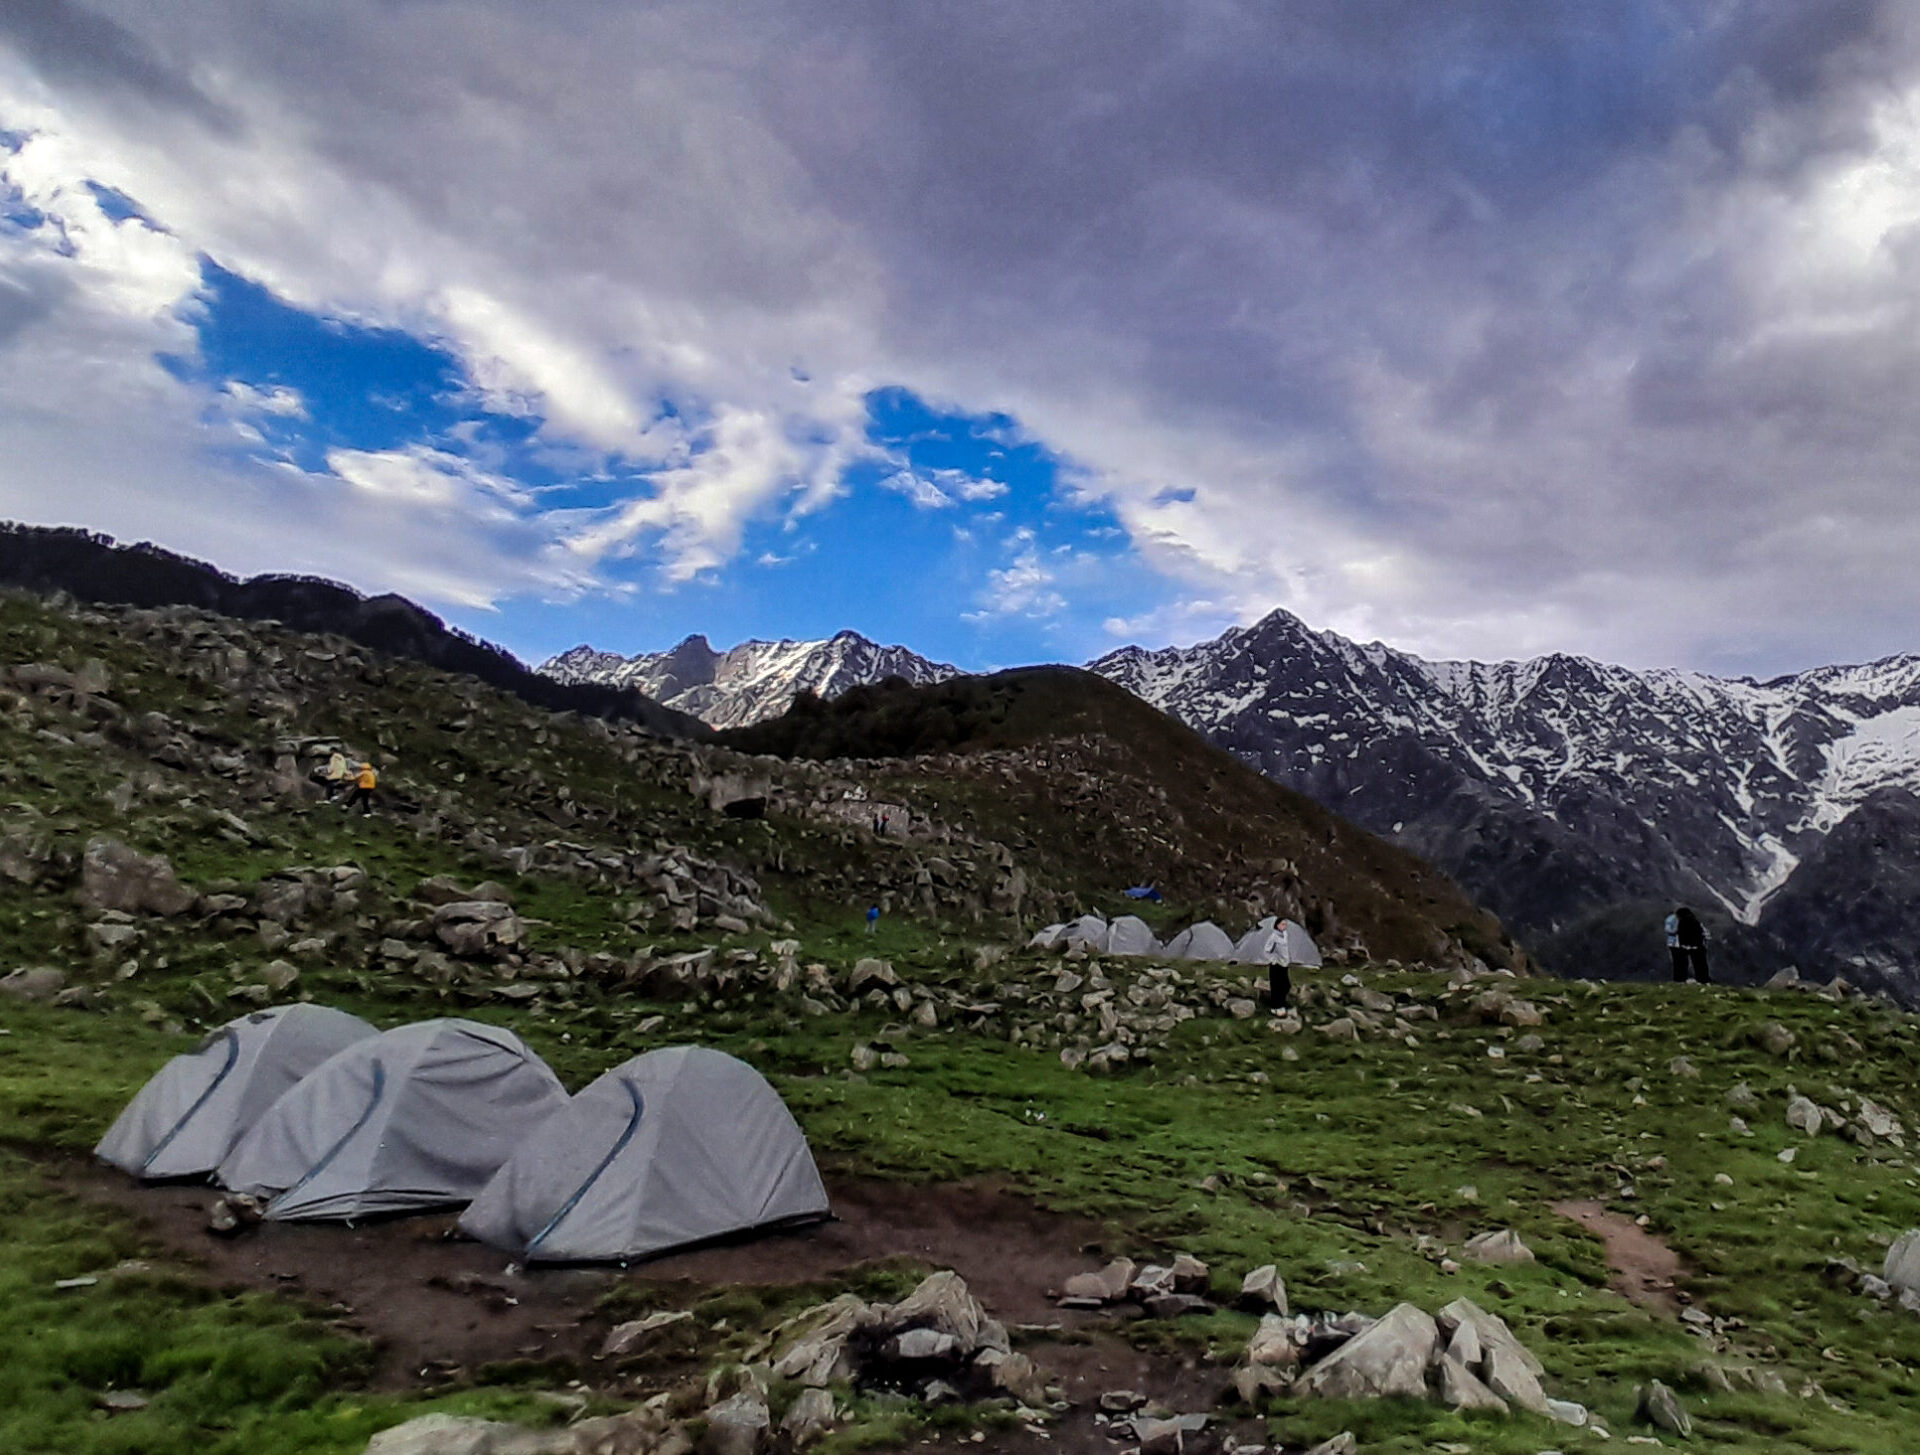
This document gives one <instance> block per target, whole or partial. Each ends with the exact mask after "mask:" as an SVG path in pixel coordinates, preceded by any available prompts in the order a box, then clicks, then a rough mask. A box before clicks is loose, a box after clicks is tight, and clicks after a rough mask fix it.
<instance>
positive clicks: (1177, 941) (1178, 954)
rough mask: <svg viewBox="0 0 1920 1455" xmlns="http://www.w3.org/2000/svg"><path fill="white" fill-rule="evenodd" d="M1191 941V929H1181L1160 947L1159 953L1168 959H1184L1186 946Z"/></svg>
mask: <svg viewBox="0 0 1920 1455" xmlns="http://www.w3.org/2000/svg"><path fill="white" fill-rule="evenodd" d="M1192 943H1193V931H1192V930H1190V929H1188V930H1182V931H1180V933H1179V934H1177V935H1175V936H1174V937H1173V938H1172V939H1170V940H1168V941H1167V942H1166V944H1164V945H1162V946H1161V947H1160V953H1161V954H1163V955H1165V956H1166V957H1167V958H1168V959H1169V960H1184V959H1186V958H1187V946H1188V945H1190V944H1192Z"/></svg>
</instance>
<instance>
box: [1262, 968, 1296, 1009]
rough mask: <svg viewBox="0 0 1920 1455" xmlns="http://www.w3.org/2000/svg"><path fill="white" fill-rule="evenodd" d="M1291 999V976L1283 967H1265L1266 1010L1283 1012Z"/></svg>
mask: <svg viewBox="0 0 1920 1455" xmlns="http://www.w3.org/2000/svg"><path fill="white" fill-rule="evenodd" d="M1292 999H1293V976H1292V975H1291V974H1289V973H1288V971H1287V967H1286V966H1285V965H1279V964H1274V965H1269V966H1267V1009H1268V1010H1285V1009H1286V1008H1287V1002H1288V1001H1290V1000H1292Z"/></svg>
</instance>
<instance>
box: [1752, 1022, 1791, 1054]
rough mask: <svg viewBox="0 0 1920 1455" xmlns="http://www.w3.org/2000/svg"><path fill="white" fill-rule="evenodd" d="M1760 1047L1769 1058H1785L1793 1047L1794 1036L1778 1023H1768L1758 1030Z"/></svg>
mask: <svg viewBox="0 0 1920 1455" xmlns="http://www.w3.org/2000/svg"><path fill="white" fill-rule="evenodd" d="M1759 1034H1760V1045H1761V1046H1762V1047H1763V1048H1764V1049H1765V1050H1766V1052H1767V1054H1768V1055H1770V1056H1785V1055H1787V1054H1788V1053H1789V1052H1790V1051H1792V1050H1793V1047H1794V1040H1795V1037H1794V1034H1793V1032H1792V1031H1790V1030H1788V1029H1787V1028H1786V1027H1785V1026H1783V1025H1781V1024H1780V1022H1779V1021H1768V1022H1767V1023H1766V1024H1765V1025H1764V1026H1762V1027H1761V1028H1760V1033H1759Z"/></svg>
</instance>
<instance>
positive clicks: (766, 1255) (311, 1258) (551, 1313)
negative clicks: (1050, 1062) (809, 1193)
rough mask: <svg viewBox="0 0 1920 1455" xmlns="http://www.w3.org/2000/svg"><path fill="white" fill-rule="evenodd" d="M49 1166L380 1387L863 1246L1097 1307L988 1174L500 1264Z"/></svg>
mask: <svg viewBox="0 0 1920 1455" xmlns="http://www.w3.org/2000/svg"><path fill="white" fill-rule="evenodd" d="M48 1179H49V1181H50V1182H51V1183H52V1184H53V1185H55V1186H56V1187H58V1188H59V1189H61V1190H62V1191H64V1192H67V1193H70V1194H73V1195H75V1196H78V1197H80V1198H82V1199H84V1200H86V1201H88V1202H92V1203H96V1204H106V1205H109V1206H111V1207H113V1208H115V1209H118V1210H119V1211H122V1212H124V1213H126V1214H128V1215H129V1216H130V1217H131V1218H132V1219H133V1221H134V1223H135V1225H136V1226H137V1227H138V1229H139V1230H140V1232H141V1233H142V1234H143V1235H144V1236H146V1237H148V1238H151V1239H152V1240H153V1241H154V1242H155V1243H157V1244H159V1245H160V1246H161V1247H162V1248H164V1249H165V1250H166V1251H167V1252H168V1253H170V1254H172V1255H173V1256H174V1257H176V1258H178V1259H180V1260H181V1261H182V1262H184V1263H186V1264H187V1265H189V1266H190V1267H194V1268H197V1269H199V1270H201V1271H202V1272H203V1273H204V1276H205V1277H206V1279H207V1281H208V1282H209V1283H211V1284H213V1285H215V1286H217V1287H221V1288H253V1289H267V1290H272V1291H274V1292H276V1293H280V1294H283V1295H288V1296H292V1297H297V1298H300V1299H302V1300H304V1301H305V1302H307V1303H308V1304H310V1305H312V1306H314V1307H315V1308H316V1309H318V1310H321V1311H323V1312H325V1313H327V1314H329V1315H330V1316H331V1317H332V1318H333V1319H335V1320H336V1322H337V1323H338V1325H339V1327H341V1328H342V1329H343V1330H346V1331H349V1332H353V1333H357V1334H360V1335H362V1336H364V1337H367V1338H369V1339H370V1340H372V1341H373V1343H374V1345H375V1347H376V1349H377V1351H378V1353H377V1360H376V1365H375V1370H374V1379H375V1381H376V1382H377V1383H378V1384H379V1385H381V1386H382V1387H386V1388H396V1387H404V1386H410V1385H414V1384H417V1383H419V1382H420V1381H422V1380H423V1379H428V1380H430V1379H432V1378H434V1377H435V1376H436V1375H437V1374H439V1373H441V1372H445V1371H449V1370H452V1369H454V1368H456V1367H457V1368H458V1369H461V1370H466V1371H472V1370H474V1369H477V1368H479V1367H480V1366H482V1365H486V1364H491V1363H498V1362H502V1361H508V1360H516V1359H528V1360H540V1361H558V1362H563V1363H567V1364H575V1365H578V1366H580V1367H581V1368H582V1370H583V1371H586V1370H587V1368H588V1366H590V1365H591V1362H592V1356H593V1354H594V1353H595V1352H596V1351H597V1350H598V1348H599V1346H600V1342H601V1340H602V1339H603V1338H604V1336H605V1333H606V1330H607V1327H608V1319H607V1318H606V1317H605V1316H604V1315H603V1314H601V1313H600V1312H599V1304H600V1301H601V1299H602V1298H603V1297H604V1296H605V1295H606V1294H607V1293H608V1292H609V1291H610V1290H611V1289H613V1288H614V1287H615V1286H616V1284H618V1283H620V1282H623V1281H624V1282H627V1283H639V1284H652V1285H659V1284H684V1285H688V1295H689V1298H691V1297H694V1296H698V1293H699V1292H700V1291H702V1290H705V1289H708V1288H723V1287H729V1286H769V1285H772V1286H791V1285H795V1284H804V1283H826V1282H832V1281H834V1280H836V1279H838V1278H840V1277H842V1276H844V1275H846V1274H848V1273H850V1272H851V1271H853V1270H854V1269H857V1268H858V1267H860V1266H861V1265H863V1264H871V1263H876V1262H880V1261H883V1260H887V1259H901V1258H905V1259H912V1260H915V1261H916V1262H920V1263H924V1264H926V1265H928V1266H930V1267H936V1268H952V1269H954V1270H955V1271H957V1272H958V1273H959V1274H960V1275H961V1276H962V1277H963V1278H965V1279H966V1280H967V1283H968V1285H969V1286H970V1287H971V1288H972V1289H973V1291H974V1294H975V1296H976V1297H978V1298H979V1299H980V1300H981V1302H982V1303H984V1304H985V1305H986V1306H987V1308H989V1309H990V1310H992V1311H993V1312H994V1313H995V1314H996V1315H997V1316H998V1317H1000V1318H1002V1319H1004V1320H1005V1321H1006V1322H1008V1323H1016V1324H1017V1323H1041V1324H1048V1323H1061V1324H1062V1326H1063V1329H1078V1328H1080V1327H1081V1326H1082V1325H1084V1324H1087V1323H1089V1322H1092V1323H1098V1322H1100V1320H1098V1319H1097V1318H1096V1319H1092V1320H1089V1319H1087V1318H1086V1317H1085V1316H1081V1315H1072V1314H1066V1315H1063V1314H1062V1313H1061V1311H1059V1310H1058V1309H1056V1308H1055V1307H1054V1306H1053V1303H1052V1301H1051V1300H1050V1299H1049V1298H1048V1296H1047V1295H1048V1293H1049V1292H1050V1291H1051V1290H1053V1289H1057V1288H1058V1287H1059V1286H1060V1285H1061V1284H1062V1283H1063V1282H1065V1280H1066V1279H1067V1278H1068V1277H1070V1276H1071V1275H1072V1274H1074V1273H1078V1272H1082V1271H1084V1270H1085V1269H1087V1268H1089V1267H1094V1266H1097V1265H1098V1263H1099V1262H1100V1261H1101V1260H1100V1258H1099V1257H1098V1256H1097V1255H1096V1254H1095V1253H1093V1252H1090V1251H1088V1250H1089V1249H1090V1248H1097V1247H1098V1246H1099V1244H1100V1242H1101V1240H1102V1237H1103V1230H1102V1229H1101V1227H1100V1226H1099V1225H1098V1224H1096V1223H1092V1222H1089V1221H1085V1220H1081V1219H1074V1218H1069V1217H1063V1216H1060V1215H1058V1214H1053V1213H1049V1212H1046V1211H1044V1210H1042V1209H1040V1208H1038V1207H1036V1206H1035V1205H1034V1204H1032V1203H1031V1202H1028V1201H1027V1200H1025V1199H1024V1198H1021V1197H1019V1196H1018V1195H1016V1194H1013V1193H1010V1192H1008V1191H1006V1190H1004V1189H1002V1188H999V1187H995V1186H992V1185H990V1184H981V1183H959V1184H953V1183H948V1184H930V1185H912V1184H905V1183H889V1182H876V1181H870V1180H856V1179H834V1180H830V1181H829V1184H828V1192H829V1195H830V1197H831V1199H832V1202H833V1207H834V1211H835V1214H836V1218H835V1220H834V1221H832V1222H828V1223H823V1224H820V1225H818V1226H815V1227H812V1228H803V1229H799V1230H795V1231H791V1232H786V1233H778V1234H773V1235H770V1236H766V1237H761V1238H756V1239H753V1240H750V1241H745V1242H740V1243H734V1244H727V1245H721V1246H716V1247H709V1248H702V1249H698V1250H695V1251H692V1252H689V1253H683V1254H678V1255H674V1256H671V1257H666V1258H659V1259H655V1260H653V1261H650V1262H647V1263H643V1264H639V1265H636V1266H634V1267H631V1268H626V1269H605V1268H556V1269H534V1270H532V1271H525V1272H523V1271H515V1272H512V1273H510V1272H509V1271H508V1263H509V1260H508V1258H507V1256H506V1255H505V1254H503V1253H500V1252H499V1251H497V1250H495V1249H493V1248H489V1247H486V1246H484V1245H483V1244H479V1243H474V1242H470V1241H467V1240H465V1239H462V1238H459V1237H457V1236H450V1234H451V1232H452V1227H453V1218H452V1217H451V1216H446V1215H435V1216H425V1217H413V1218H403V1219H398V1220H394V1221H388V1222H378V1223H369V1224H365V1225H361V1226H357V1227H347V1226H344V1225H341V1224H337V1223H265V1224H262V1225H261V1226H259V1227H257V1228H254V1229H252V1230H250V1231H249V1232H247V1233H245V1234H243V1235H241V1236H240V1237H237V1238H233V1239H222V1238H216V1237H213V1236H211V1235H209V1234H208V1233H207V1231H206V1216H207V1210H208V1208H209V1206H210V1205H211V1204H212V1202H213V1200H214V1198H215V1197H216V1196H217V1195H218V1194H217V1193H216V1192H215V1190H214V1189H213V1188H211V1187H205V1186H195V1185H178V1184H176V1185H163V1186H143V1185H141V1184H138V1183H135V1182H132V1181H130V1180H129V1179H128V1178H126V1177H124V1176H122V1175H121V1174H120V1173H118V1172H116V1171H114V1170H112V1169H110V1168H107V1167H103V1166H101V1165H99V1164H97V1163H94V1162H92V1161H89V1160H87V1159H84V1158H79V1157H63V1158H59V1159H58V1160H56V1161H54V1162H53V1163H52V1164H51V1165H50V1166H49V1168H48ZM1121 1347H1122V1348H1124V1346H1121ZM1036 1352H1040V1351H1038V1350H1036ZM1128 1352H1131V1351H1128ZM582 1377H587V1378H591V1374H590V1372H583V1375H582ZM1101 1377H1103V1378H1104V1377H1105V1376H1104V1375H1102V1376H1101ZM1116 1377H1117V1376H1116ZM1102 1387H1103V1388H1111V1387H1113V1386H1112V1385H1103V1386H1102ZM1098 1392H1099V1391H1098V1390H1095V1391H1094V1393H1096V1394H1097V1393H1098Z"/></svg>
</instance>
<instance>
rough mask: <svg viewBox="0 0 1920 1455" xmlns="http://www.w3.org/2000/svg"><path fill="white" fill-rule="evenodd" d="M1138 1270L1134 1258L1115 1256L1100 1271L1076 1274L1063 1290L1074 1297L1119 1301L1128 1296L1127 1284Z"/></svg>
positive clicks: (1068, 1295) (1108, 1301) (1102, 1301)
mask: <svg viewBox="0 0 1920 1455" xmlns="http://www.w3.org/2000/svg"><path fill="white" fill-rule="evenodd" d="M1137 1271H1138V1270H1137V1269H1136V1267H1135V1265H1134V1261H1133V1259H1131V1258H1115V1259H1114V1260H1113V1261H1112V1262H1111V1263H1109V1264H1107V1266H1106V1267H1105V1268H1102V1269H1101V1270H1100V1271H1099V1272H1098V1273H1076V1274H1074V1275H1073V1277H1071V1278H1069V1279H1068V1280H1067V1283H1066V1287H1065V1288H1063V1289H1062V1290H1061V1292H1062V1293H1063V1294H1065V1295H1066V1296H1067V1297H1068V1298H1073V1299H1083V1298H1084V1299H1098V1300H1099V1301H1100V1302H1101V1303H1117V1302H1118V1301H1119V1300H1121V1299H1123V1298H1125V1297H1126V1296H1127V1286H1128V1285H1129V1284H1131V1283H1132V1282H1133V1275H1134V1274H1135V1272H1137Z"/></svg>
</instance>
